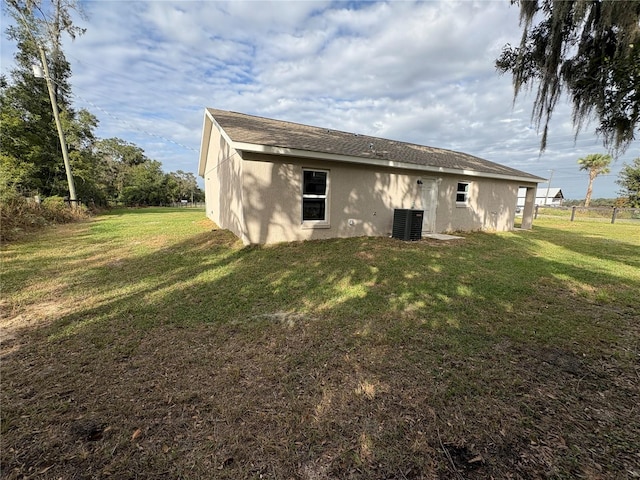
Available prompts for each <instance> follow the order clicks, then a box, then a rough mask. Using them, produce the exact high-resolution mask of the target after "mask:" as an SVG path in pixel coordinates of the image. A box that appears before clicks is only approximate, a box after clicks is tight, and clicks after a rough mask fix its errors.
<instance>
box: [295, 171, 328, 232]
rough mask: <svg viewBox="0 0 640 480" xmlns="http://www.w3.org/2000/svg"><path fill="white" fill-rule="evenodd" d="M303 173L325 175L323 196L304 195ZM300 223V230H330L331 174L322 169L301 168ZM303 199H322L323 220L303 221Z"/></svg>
mask: <svg viewBox="0 0 640 480" xmlns="http://www.w3.org/2000/svg"><path fill="white" fill-rule="evenodd" d="M304 172H324V173H326V174H327V190H326V192H325V194H324V195H311V194H306V195H305V193H304ZM300 194H301V195H300V222H301V225H302V228H305V229H306V228H331V223H330V214H329V212H330V211H331V209H330V198H331V172H330V171H329V170H327V169H324V168H312V167H303V168H302V175H301V181H300ZM305 198H324V199H325V204H324V215H325V219H324V220H304V218H303V217H304V199H305Z"/></svg>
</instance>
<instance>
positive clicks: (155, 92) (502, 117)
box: [1, 0, 640, 199]
mask: <svg viewBox="0 0 640 480" xmlns="http://www.w3.org/2000/svg"><path fill="white" fill-rule="evenodd" d="M83 5H84V9H85V13H86V14H87V16H88V18H87V20H78V22H77V24H78V25H80V26H82V27H85V28H86V29H87V31H86V33H85V35H83V36H81V37H78V38H77V39H76V40H75V41H73V42H72V41H70V40H68V41H66V43H65V52H66V55H67V59H68V60H69V62H70V63H71V68H72V71H73V76H72V86H73V92H74V94H75V99H74V104H75V107H76V108H87V109H88V110H89V111H91V112H92V113H93V114H94V115H96V116H97V117H98V119H99V120H100V126H99V128H98V131H97V133H98V135H99V136H100V137H103V138H106V137H119V138H122V139H124V140H127V141H130V142H133V143H136V144H137V145H139V146H140V147H142V148H143V149H144V150H145V152H146V154H147V155H148V156H149V157H151V158H153V159H156V160H159V161H161V162H162V164H163V168H164V169H165V170H166V171H175V170H184V171H190V172H194V173H195V172H196V170H197V163H198V150H199V147H200V137H201V128H202V121H203V111H204V108H205V107H213V108H220V109H226V110H233V111H238V112H243V113H248V114H254V115H261V116H266V117H271V118H277V119H281V120H288V121H293V122H300V123H306V124H310V125H316V126H322V127H327V128H332V129H338V130H344V131H349V132H354V133H361V134H367V135H374V136H380V137H385V138H391V139H395V140H403V141H409V142H414V143H419V144H422V145H430V146H434V147H441V148H449V149H453V150H458V151H462V152H466V153H470V154H473V155H477V156H479V157H482V158H486V159H488V160H492V161H495V162H498V163H502V164H505V165H509V166H512V167H514V168H518V169H521V170H524V171H526V172H529V173H533V174H536V175H539V176H541V177H545V178H548V177H549V176H550V175H551V171H552V170H553V178H552V187H560V188H562V190H563V193H564V194H565V197H566V198H572V199H578V198H583V197H584V194H585V191H586V187H587V174H586V173H585V172H580V171H579V169H578V165H577V159H578V158H580V157H582V156H584V155H587V154H590V153H606V151H605V150H604V148H603V147H602V144H601V142H600V141H599V139H598V138H597V137H596V136H595V135H594V133H593V131H594V130H595V125H594V124H591V125H587V126H586V128H585V129H584V132H583V133H581V134H580V135H579V136H578V139H577V141H576V142H574V132H573V128H572V125H571V108H570V105H568V104H567V103H566V102H563V101H560V102H559V104H558V108H557V110H556V112H555V113H554V117H553V121H552V124H551V129H550V137H549V146H548V148H547V150H546V152H545V153H544V154H542V155H539V151H538V146H539V138H540V137H539V134H538V133H537V132H536V130H535V128H534V126H532V124H531V118H530V117H531V102H532V99H533V93H530V94H528V95H526V94H525V95H523V96H522V98H520V99H519V100H518V101H517V102H515V104H514V103H513V89H512V86H511V79H510V78H509V77H508V76H501V75H499V74H498V73H497V72H496V70H495V67H494V61H495V58H496V57H497V56H498V55H499V53H500V51H501V48H502V46H503V45H504V44H506V43H511V44H517V43H518V41H519V38H520V28H519V25H518V9H517V7H512V6H510V2H509V1H507V0H501V1H497V0H496V1H442V2H438V1H430V2H418V3H416V2H408V1H393V2H386V3H385V2H361V3H358V2H348V3H347V2H316V1H297V2H287V1H277V2H212V1H198V2H195V1H188V2H185V1H106V0H104V1H90V2H83ZM8 21H9V20H8V19H7V17H6V16H5V15H4V13H3V17H2V25H3V30H4V28H5V26H6V25H7V22H8ZM13 53H14V45H13V44H12V43H11V42H9V41H8V40H7V39H6V36H4V35H3V37H2V50H1V62H2V63H1V68H2V72H3V73H7V72H8V71H9V70H10V69H11V68H12V65H13V58H12V57H13ZM637 156H640V141H636V142H634V144H632V145H631V146H630V147H629V149H628V150H627V152H626V154H624V155H622V156H621V157H619V158H618V159H617V160H616V162H615V163H614V164H613V166H612V172H611V174H609V175H607V176H603V177H598V178H597V179H596V181H595V184H594V197H595V198H597V197H614V196H616V192H617V191H618V189H619V188H618V186H617V185H616V184H615V180H616V179H617V174H618V172H619V171H620V169H621V168H622V166H623V163H624V162H627V163H630V162H631V160H632V159H633V158H635V157H637ZM541 186H546V184H543V185H541Z"/></svg>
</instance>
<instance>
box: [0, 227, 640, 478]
mask: <svg viewBox="0 0 640 480" xmlns="http://www.w3.org/2000/svg"><path fill="white" fill-rule="evenodd" d="M549 244H550V245H551V247H549V246H547V245H549ZM576 245H579V246H578V247H577V246H576ZM615 248H622V250H617V253H614V252H612V251H608V252H604V254H603V257H600V256H599V255H600V254H599V251H600V250H601V249H602V245H601V244H600V245H599V244H598V243H597V240H591V239H586V238H585V236H581V235H580V234H578V233H576V232H572V233H571V234H570V235H569V234H564V233H563V234H561V235H558V234H556V233H555V232H554V231H552V229H545V228H536V231H535V232H527V233H523V234H504V235H489V234H480V233H478V234H470V235H468V236H467V238H466V239H465V240H464V241H462V242H458V243H447V244H442V243H437V242H432V241H423V242H417V243H404V242H400V241H397V240H392V239H384V238H355V239H348V240H328V241H319V242H305V243H292V244H283V245H276V246H269V247H247V248H243V247H241V245H240V244H239V243H238V242H237V240H236V239H235V237H233V236H232V235H231V234H230V233H229V232H226V231H220V230H216V231H209V232H202V233H200V234H198V235H194V236H192V237H190V238H188V239H186V240H184V241H182V242H178V243H168V244H166V245H162V246H160V247H159V248H155V249H153V250H152V251H150V252H148V253H143V254H140V255H138V256H133V257H129V256H123V258H122V259H119V260H118V259H116V260H113V257H112V256H109V260H108V261H106V260H105V258H106V257H103V256H101V255H100V254H99V252H98V251H96V247H95V245H93V246H92V247H87V250H86V251H79V252H76V253H75V254H72V255H71V258H68V257H67V262H68V263H67V264H66V265H67V266H68V267H69V268H72V269H74V277H75V278H76V282H77V283H76V287H77V288H84V289H86V293H87V295H94V296H95V300H94V301H93V302H92V305H91V306H90V307H88V308H78V309H76V310H72V311H70V312H69V313H67V314H65V315H63V316H62V318H60V319H59V320H57V321H55V322H54V323H53V324H51V325H49V326H45V327H42V329H41V330H40V331H39V332H38V333H37V334H35V335H34V336H33V343H32V344H30V345H25V346H23V348H22V349H20V350H18V351H16V352H15V353H14V354H13V355H11V356H8V357H6V358H5V360H4V361H3V369H4V371H5V372H6V373H5V375H4V376H3V378H5V382H6V381H8V382H9V383H10V385H11V386H10V388H8V389H3V390H4V393H3V395H4V397H3V405H5V406H6V407H5V409H4V410H5V413H4V415H5V418H8V420H5V423H4V424H3V433H5V432H6V433H7V446H8V448H7V449H4V451H5V452H10V449H13V451H12V453H10V454H8V453H4V454H3V458H2V467H3V470H4V471H9V472H17V473H16V474H15V478H18V475H19V473H20V472H26V471H28V468H27V467H33V468H35V469H36V470H37V471H45V473H46V474H47V475H49V474H50V476H51V478H54V476H55V475H58V476H59V475H60V474H62V472H66V473H67V474H69V472H72V474H74V473H78V474H80V472H82V475H112V476H113V475H116V476H118V475H129V476H138V477H140V478H151V477H152V476H154V475H162V474H164V475H169V476H172V477H176V478H179V477H181V476H189V477H190V478H207V475H211V471H215V472H216V477H217V478H306V479H313V478H424V477H427V478H429V477H440V478H449V477H455V476H456V475H460V474H464V476H465V478H487V477H489V476H492V475H493V476H494V477H501V478H506V476H507V475H511V474H513V473H514V472H515V473H516V474H517V475H519V476H521V477H524V478H540V477H544V476H554V475H556V476H588V475H589V474H590V473H593V472H596V471H597V472H599V474H600V475H602V476H604V477H605V478H616V477H617V476H620V475H626V472H628V471H630V470H629V469H635V468H638V463H639V462H638V459H637V457H634V455H635V453H634V452H637V449H638V446H639V445H638V438H640V435H639V434H640V427H639V425H638V422H637V421H634V420H631V421H630V418H631V419H633V418H638V417H637V416H629V412H631V411H633V410H634V409H636V408H637V405H638V403H639V402H638V400H640V398H639V391H638V386H637V383H635V384H634V382H633V380H634V374H635V371H636V370H634V369H635V367H634V365H635V364H634V361H637V359H636V358H635V357H634V356H633V355H634V353H633V351H632V350H630V349H632V348H633V345H636V347H637V342H638V338H639V332H638V325H637V317H636V316H635V312H637V311H638V310H637V308H638V303H637V299H636V298H635V297H636V294H635V293H634V292H637V291H639V290H640V280H639V279H638V276H637V275H636V276H631V275H625V272H626V271H627V270H625V269H629V268H631V267H630V266H629V263H627V262H625V261H624V259H625V258H626V257H627V256H632V255H630V253H631V252H630V251H628V250H626V247H625V246H620V245H618V246H616V247H615ZM567 251H569V252H573V254H572V255H571V256H567V254H566V252H567ZM74 255H75V256H74ZM61 257H62V256H61ZM600 258H604V260H606V262H611V264H609V263H607V264H604V263H602V264H601V262H600V261H599V259H600ZM58 261H61V258H60V259H55V260H51V263H47V264H46V266H45V270H46V271H51V270H50V269H51V268H53V265H54V264H55V263H56V262H58ZM35 266H36V265H35V264H30V265H29V266H28V268H35ZM25 268H26V267H25ZM28 268H26V269H28ZM603 291H604V292H606V295H603V294H602V292H603ZM7 379H8V380H7ZM567 405H572V408H567ZM593 425H598V427H597V428H595V427H593ZM44 430H46V431H47V440H46V441H45V440H42V439H38V437H37V435H36V434H35V433H33V432H37V431H44ZM138 431H139V433H136V432H138ZM94 437H97V438H95V439H94V440H91V439H92V438H94ZM603 439H606V440H603ZM603 442H605V443H606V445H604V446H603ZM82 452H84V453H82ZM60 459H63V460H60ZM45 477H46V475H45Z"/></svg>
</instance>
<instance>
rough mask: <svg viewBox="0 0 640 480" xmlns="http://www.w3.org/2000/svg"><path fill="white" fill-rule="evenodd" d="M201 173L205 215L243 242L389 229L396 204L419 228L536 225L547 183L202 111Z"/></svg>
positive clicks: (458, 158) (468, 160)
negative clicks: (519, 210)
mask: <svg viewBox="0 0 640 480" xmlns="http://www.w3.org/2000/svg"><path fill="white" fill-rule="evenodd" d="M198 173H199V175H200V176H202V177H203V178H204V183H205V195H206V213H207V216H208V217H209V218H210V219H211V220H213V221H214V222H215V223H216V224H218V225H219V226H220V227H222V228H226V229H229V230H230V231H232V232H233V233H234V234H236V235H237V236H238V237H239V238H240V239H242V241H243V242H244V243H245V244H258V243H274V242H287V241H295V240H307V239H322V238H332V237H354V236H364V235H369V236H382V235H385V236H388V235H391V232H392V224H393V216H394V209H419V210H424V217H423V223H422V231H423V233H429V232H433V233H442V232H454V231H470V230H490V231H498V230H510V229H512V228H513V226H514V217H515V210H516V202H517V198H518V189H519V188H525V189H526V204H525V208H524V212H523V218H522V228H531V223H532V218H533V208H534V200H535V192H536V186H537V184H538V183H539V182H542V181H544V179H542V178H540V177H536V176H534V175H530V174H528V173H525V172H521V171H519V170H515V169H513V168H509V167H506V166H503V165H499V164H496V163H493V162H489V161H487V160H483V159H481V158H478V157H474V156H472V155H467V154H465V153H460V152H454V151H451V150H443V149H439V148H433V147H426V146H422V145H414V144H410V143H405V142H398V141H393V140H386V139H382V138H376V137H370V136H366V135H358V134H353V133H347V132H341V131H336V130H330V129H326V128H320V127H311V126H307V125H301V124H297V123H291V122H284V121H280V120H273V119H268V118H262V117H256V116H251V115H245V114H241V113H235V112H227V111H222V110H215V109H211V108H209V109H206V110H205V114H204V125H203V130H202V143H201V147H200V161H199V167H198Z"/></svg>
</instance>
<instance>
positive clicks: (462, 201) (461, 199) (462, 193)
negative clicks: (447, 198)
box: [456, 182, 469, 205]
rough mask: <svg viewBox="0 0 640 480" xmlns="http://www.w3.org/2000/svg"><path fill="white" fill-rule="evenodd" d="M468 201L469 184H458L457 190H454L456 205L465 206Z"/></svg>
mask: <svg viewBox="0 0 640 480" xmlns="http://www.w3.org/2000/svg"><path fill="white" fill-rule="evenodd" d="M467 200H469V183H468V182H458V188H457V189H456V205H467Z"/></svg>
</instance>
